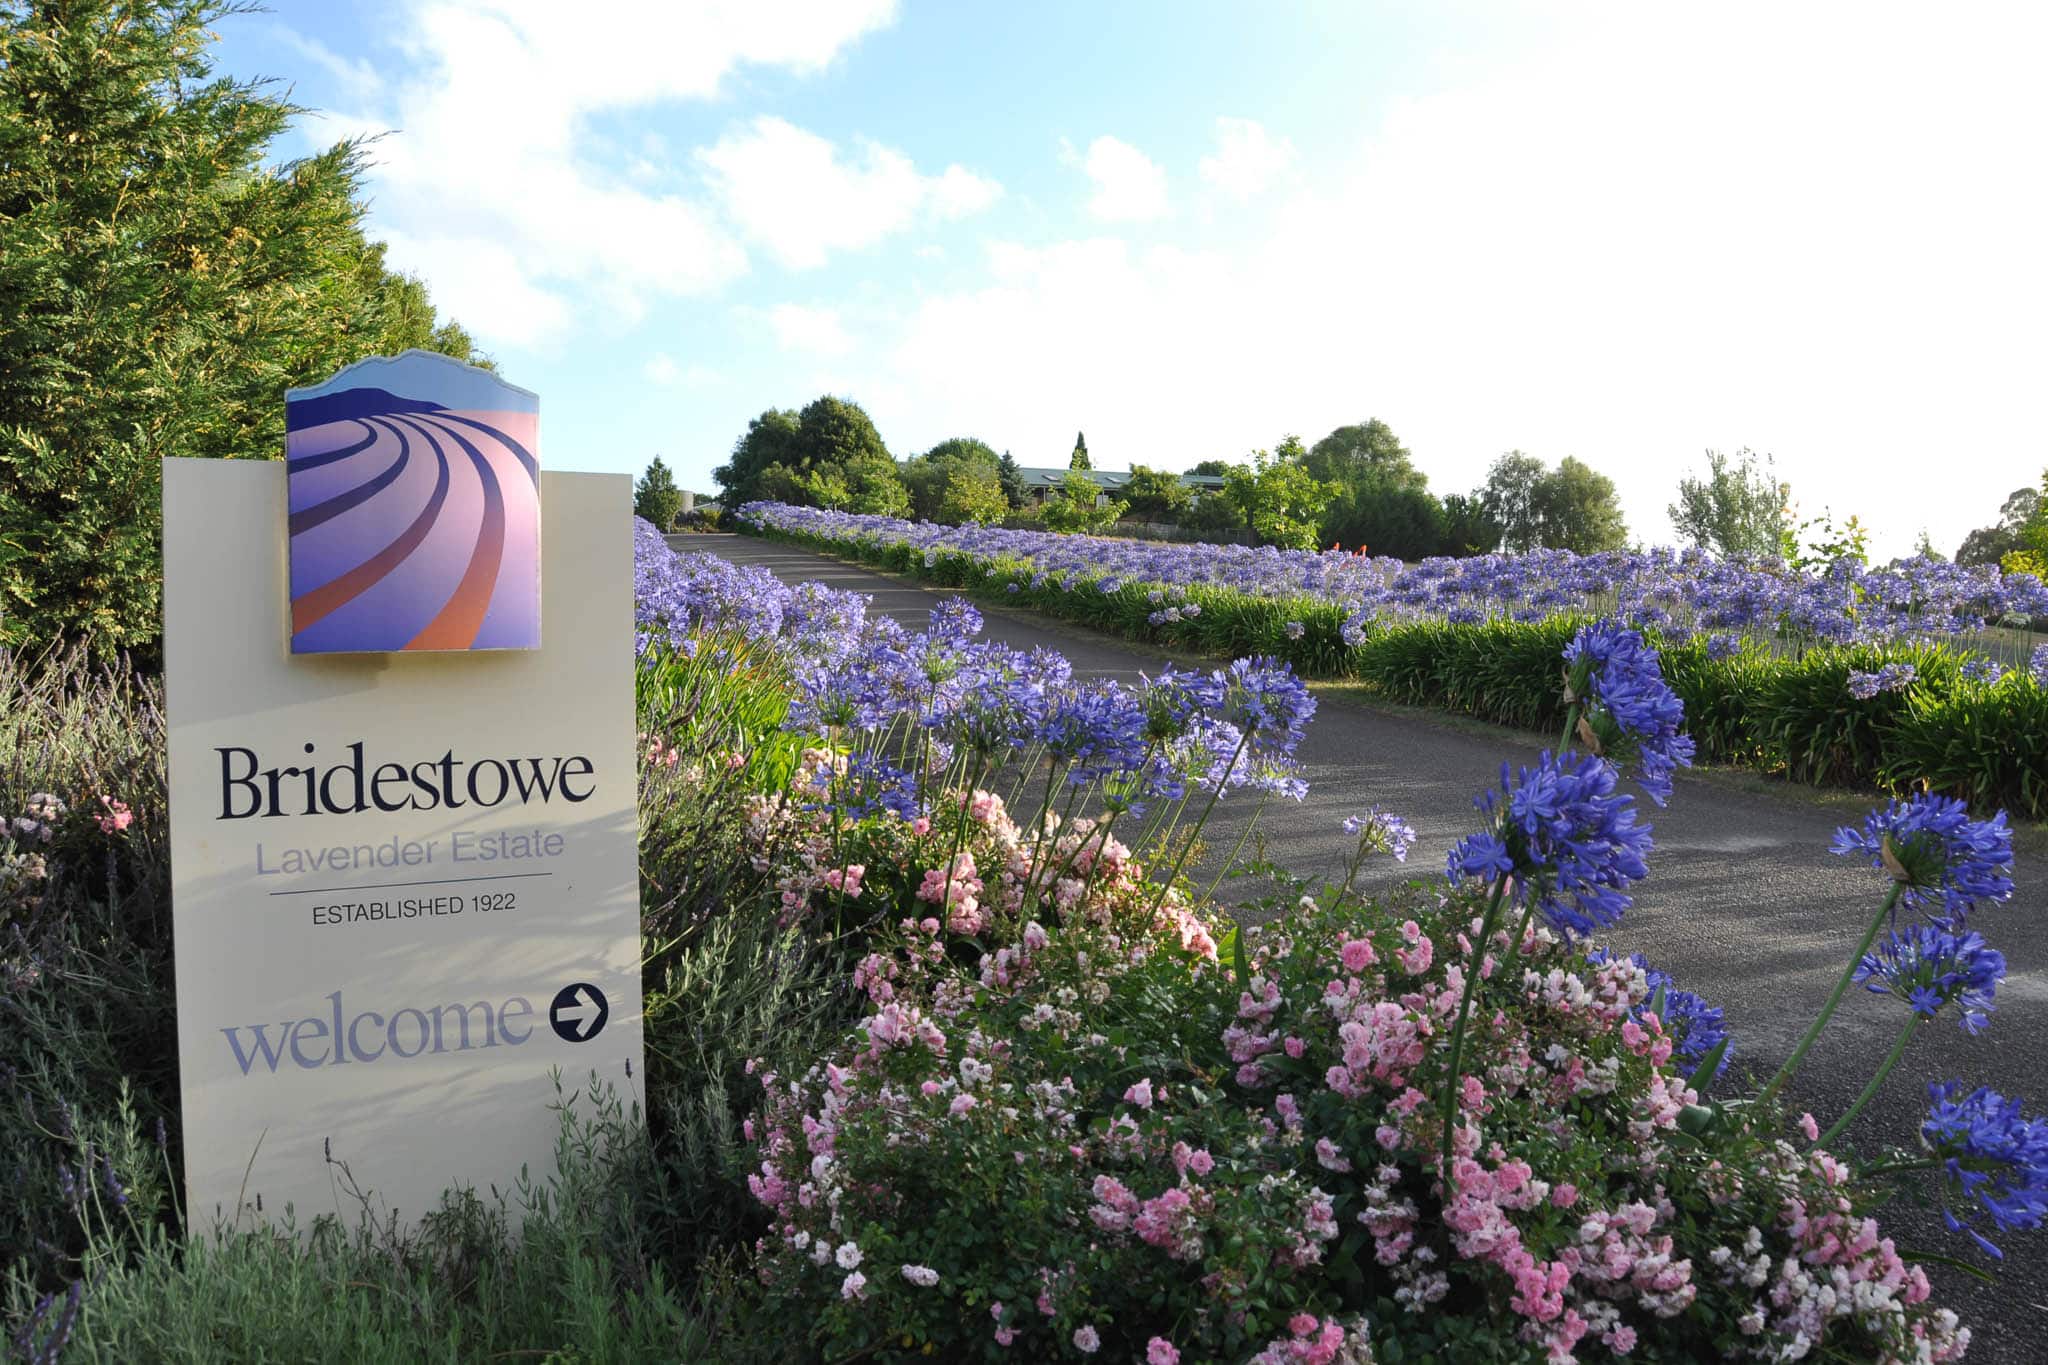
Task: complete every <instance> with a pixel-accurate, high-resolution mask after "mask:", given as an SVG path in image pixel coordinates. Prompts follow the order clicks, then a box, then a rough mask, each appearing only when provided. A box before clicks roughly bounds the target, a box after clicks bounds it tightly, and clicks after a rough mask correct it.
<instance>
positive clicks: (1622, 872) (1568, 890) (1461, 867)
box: [1448, 751, 1652, 937]
mask: <svg viewBox="0 0 2048 1365" xmlns="http://www.w3.org/2000/svg"><path fill="white" fill-rule="evenodd" d="M1615 786H1616V778H1615V773H1614V769H1613V768H1612V767H1611V766H1609V765H1608V764H1607V763H1605V762H1603V761H1602V760H1601V759H1599V758H1598V757H1595V756H1594V755H1592V754H1578V753H1572V752H1569V751H1567V752H1565V753H1563V754H1551V753H1550V752H1548V751H1545V752H1544V754H1543V756H1542V757H1541V758H1540V759H1539V760H1538V761H1537V763H1536V766H1535V767H1533V768H1530V767H1524V768H1520V769H1517V770H1515V771H1513V772H1512V773H1511V772H1510V770H1509V766H1508V765H1507V764H1505V763H1503V764H1502V765H1501V770H1500V787H1499V789H1498V790H1497V791H1486V792H1482V793H1481V794H1480V795H1479V796H1478V797H1477V798H1476V799H1475V800H1474V804H1475V805H1477V806H1478V807H1479V808H1480V809H1481V810H1483V811H1485V812H1486V813H1487V814H1488V815H1489V816H1490V817H1492V827H1491V828H1490V829H1487V830H1483V831H1481V832H1479V833H1477V834H1473V835H1469V836H1467V837H1466V838H1465V839H1464V840H1462V841H1460V842H1459V844H1458V846H1457V847H1456V848H1454V849H1452V850H1451V854H1450V859H1449V863H1448V872H1449V875H1450V879H1451V880H1452V881H1453V882H1465V881H1470V880H1474V879H1479V880H1490V879H1492V878H1494V877H1498V876H1501V875H1503V874H1505V875H1509V876H1511V877H1512V878H1513V884H1514V893H1513V896H1512V900H1513V902H1514V903H1515V904H1517V905H1526V904H1529V903H1530V902H1531V901H1533V902H1534V904H1535V905H1536V907H1537V908H1538V910H1540V911H1541V912H1542V914H1543V916H1544V918H1545V919H1547V920H1549V921H1550V923H1551V925H1552V926H1553V927H1554V928H1556V929H1557V930H1558V932H1560V933H1562V934H1564V935H1566V936H1567V937H1569V936H1571V935H1574V934H1590V933H1592V932H1593V931H1594V930H1596V929H1600V928H1605V927H1607V926H1610V925H1613V924H1615V923H1617V922H1619V921H1620V919H1621V916H1622V914H1623V912H1624V911H1626V910H1627V909H1628V907H1629V905H1630V904H1631V901H1630V899H1629V897H1628V895H1627V890H1628V888H1629V887H1630V886H1631V885H1633V884H1634V883H1636V882H1638V881H1640V880H1642V879H1643V878H1644V877H1646V876H1648V875H1649V866H1648V864H1647V862H1646V861H1645V859H1646V857H1647V855H1648V854H1649V852H1650V849H1651V847H1652V845H1651V841H1650V827H1649V826H1648V825H1639V824H1637V823H1636V811H1635V798H1634V797H1631V796H1627V795H1624V794H1622V793H1619V792H1617V791H1616V790H1615Z"/></svg>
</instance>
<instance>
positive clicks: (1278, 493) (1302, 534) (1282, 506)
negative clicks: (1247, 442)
mask: <svg viewBox="0 0 2048 1365" xmlns="http://www.w3.org/2000/svg"><path fill="white" fill-rule="evenodd" d="M1300 444H1301V443H1300V442H1299V441H1295V442H1294V448H1295V449H1296V450H1298V449H1299V448H1300ZM1281 449H1282V450H1283V451H1285V450H1287V449H1288V443H1287V442H1286V441H1283V442H1282V443H1281ZM1223 478H1224V485H1223V495H1224V496H1225V497H1226V498H1228V499H1229V500H1230V501H1231V502H1232V503H1233V504H1235V505H1236V507H1237V509H1238V511H1239V512H1240V513H1241V514H1242V515H1243V517H1244V520H1245V524H1246V525H1248V526H1250V527H1251V529H1252V530H1253V531H1255V532H1257V533H1258V536H1259V538H1260V539H1261V540H1263V541H1265V542H1266V543H1267V544H1269V545H1278V546H1280V547H1281V548H1282V549H1287V550H1313V549H1314V548H1316V533H1317V531H1318V529H1319V528H1320V527H1321V525H1322V521H1323V516H1324V514H1325V512H1326V511H1327V510H1328V507H1329V503H1330V499H1331V498H1332V497H1334V496H1335V495H1336V492H1337V489H1336V486H1335V485H1334V484H1327V483H1324V482H1323V481H1322V480H1320V479H1318V478H1316V477H1315V476H1314V475H1312V474H1310V473H1309V472H1308V470H1306V469H1304V468H1303V467H1302V465H1301V462H1300V461H1299V460H1298V459H1288V458H1285V457H1276V456H1274V455H1269V454H1267V453H1266V452H1265V451H1263V450H1256V451H1253V452H1252V459H1251V463H1250V464H1241V465H1232V466H1231V467H1230V470H1229V472H1228V473H1226V474H1225V475H1224V476H1223Z"/></svg>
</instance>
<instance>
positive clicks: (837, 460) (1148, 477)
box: [714, 397, 1627, 559]
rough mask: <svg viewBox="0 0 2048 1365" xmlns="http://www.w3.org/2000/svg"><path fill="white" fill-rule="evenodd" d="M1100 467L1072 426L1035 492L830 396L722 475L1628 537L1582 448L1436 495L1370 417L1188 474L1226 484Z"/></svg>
mask: <svg viewBox="0 0 2048 1365" xmlns="http://www.w3.org/2000/svg"><path fill="white" fill-rule="evenodd" d="M1093 468H1094V464H1093V460H1092V457H1091V456H1090V453H1089V450H1088V442H1087V437H1086V435H1085V433H1083V434H1077V435H1076V436H1075V438H1074V447H1073V450H1072V452H1071V453H1070V454H1069V456H1068V459H1067V470H1068V472H1067V474H1066V477H1065V478H1064V479H1063V480H1062V482H1061V483H1060V484H1059V485H1058V487H1057V488H1056V489H1054V490H1051V491H1050V493H1049V494H1048V496H1046V497H1045V498H1044V499H1043V500H1042V501H1033V500H1032V499H1030V498H1028V497H1027V496H1026V492H1025V489H1024V487H1023V480H1022V477H1021V474H1020V471H1019V466H1018V464H1017V461H1016V460H1015V459H1014V458H1013V457H1012V456H1011V455H1010V454H1009V453H1008V452H1007V451H1006V452H1003V453H1001V454H998V453H997V452H996V451H995V449H994V448H993V447H991V446H990V445H988V444H987V443H986V442H984V441H980V440H977V439H975V438H973V437H964V436H962V437H953V438H951V439H949V440H945V441H941V442H939V444H937V445H935V446H933V447H932V448H931V449H930V450H928V451H925V452H924V453H922V454H919V455H913V456H910V457H909V458H907V459H903V460H900V461H899V460H897V459H895V458H893V457H892V456H891V455H890V453H889V450H888V447H887V446H886V445H884V443H883V441H882V438H881V434H880V433H879V432H878V431H876V429H875V425H874V422H873V421H872V420H871V419H870V418H869V417H868V415H867V413H866V412H865V411H864V410H862V408H861V407H860V405H859V404H857V403H853V402H850V401H848V400H846V399H843V398H834V397H823V398H819V399H817V400H816V401H815V402H813V403H811V404H810V405H809V406H808V407H806V408H803V409H802V410H801V411H796V410H791V409H783V408H776V409H770V410H769V411H767V412H764V413H762V414H761V415H760V416H759V417H757V418H755V419H754V420H753V421H751V422H749V423H748V424H747V430H746V431H745V432H744V433H743V434H742V435H741V436H740V438H739V440H738V441H737V442H735V443H734V446H733V452H732V456H731V458H730V459H729V460H728V461H727V462H726V463H725V464H723V465H721V466H719V468H718V469H717V470H716V471H715V474H714V477H715V478H716V479H717V480H718V484H719V487H720V489H721V490H722V494H723V500H724V501H725V502H726V504H727V505H729V506H737V505H739V504H741V503H745V502H751V501H753V500H754V499H756V498H773V499H776V500H778V501H782V502H792V503H798V504H802V505H806V506H815V507H830V508H837V509H841V510H845V511H853V512H877V513H886V514H889V515H897V516H912V517H919V518H923V519H925V520H929V521H942V522H956V523H957V522H993V521H1003V520H1020V519H1021V520H1038V521H1041V522H1042V523H1043V524H1044V525H1045V526H1046V527H1047V528H1048V529H1051V530H1062V531H1100V530H1106V529H1108V528H1109V527H1111V526H1113V525H1114V524H1115V523H1116V522H1117V521H1118V520H1120V519H1121V520H1130V521H1136V522H1145V523H1150V524H1155V525H1159V524H1164V525H1173V526H1181V527H1186V528H1189V529H1190V530H1193V531H1196V532H1210V533H1216V532H1232V533H1235V532H1247V531H1248V532H1251V533H1252V534H1253V535H1254V536H1256V537H1257V538H1258V539H1259V540H1261V541H1263V542H1266V543H1268V544H1275V545H1286V546H1290V547H1296V548H1310V547H1314V546H1317V545H1327V544H1333V543H1335V544H1342V545H1344V546H1346V547H1347V548H1349V547H1369V548H1370V549H1371V550H1373V551H1374V552H1377V553H1383V554H1391V555H1397V556H1400V557H1402V558H1407V559H1418V558H1422V557H1425V556H1428V555H1437V554H1450V555H1468V554H1478V553H1484V552H1487V551H1491V550H1494V549H1498V548H1500V547H1501V546H1502V545H1506V546H1507V547H1508V548H1511V549H1528V548H1532V547H1535V546H1538V545H1554V546H1558V547H1561V548H1567V549H1574V550H1580V551H1583V552H1592V551H1595V550H1607V549H1618V548H1621V547H1622V546H1623V545H1624V544H1625V543H1626V541H1627V529H1626V527H1625V526H1624V524H1623V522H1622V517H1621V510H1620V506H1619V504H1618V502H1617V501H1616V498H1615V490H1614V484H1613V482H1612V481H1611V480H1609V479H1607V478H1606V477H1604V476H1602V475H1600V474H1598V473H1596V472H1595V471H1593V470H1592V469H1590V468H1588V467H1587V466H1586V465H1585V464H1583V463H1581V462H1580V461H1578V460H1575V459H1570V458H1567V459H1566V460H1564V461H1563V462H1562V463H1561V464H1560V465H1559V466H1558V467H1557V468H1555V469H1551V468H1549V467H1548V466H1546V465H1544V464H1543V463H1542V462H1541V461H1539V460H1535V459H1533V458H1531V457H1530V456H1527V455H1523V454H1521V453H1520V452H1519V451H1517V452H1511V453H1509V454H1508V455H1504V456H1502V457H1501V459H1500V460H1499V461H1498V462H1497V463H1496V464H1495V467H1494V471H1493V473H1492V475H1491V476H1490V477H1489V479H1488V482H1487V484H1486V486H1485V487H1483V488H1481V489H1479V490H1477V491H1475V492H1473V493H1470V494H1456V493H1454V494H1451V495H1449V496H1447V497H1444V498H1438V497H1437V496H1436V495H1435V494H1434V493H1432V492H1430V490H1429V480H1428V477H1427V476H1426V475H1425V474H1423V473H1422V471H1421V470H1419V469H1417V468H1416V467H1415V463H1414V460H1413V457H1412V456H1411V455H1410V453H1409V452H1408V450H1407V448H1406V447H1404V446H1403V445H1402V444H1401V443H1400V441H1399V439H1398V438H1396V437H1395V435H1394V433H1393V431H1392V430H1391V429H1389V428H1388V426H1387V425H1386V423H1384V422H1381V421H1377V420H1374V421H1368V422H1363V423H1359V424H1357V425H1353V426H1345V427H1339V428H1338V429H1337V430H1335V431H1333V432H1331V433H1330V434H1329V435H1327V436H1325V437H1324V438H1323V439H1322V440H1320V441H1318V442H1316V443H1315V445H1313V446H1304V445H1303V444H1302V442H1301V440H1300V438H1298V437H1295V436H1286V437H1283V438H1282V439H1281V440H1280V442H1279V443H1278V444H1277V445H1276V446H1275V447H1274V448H1273V449H1272V450H1271V451H1265V450H1258V451H1253V452H1252V453H1251V454H1250V455H1248V456H1247V457H1246V458H1245V459H1243V460H1240V461H1229V460H1205V461H1203V462H1202V463H1200V464H1197V465H1196V466H1195V467H1194V468H1193V469H1192V470H1190V471H1189V473H1191V474H1199V475H1208V476H1210V477H1212V478H1216V479H1220V480H1221V481H1222V487H1221V488H1219V489H1214V490H1210V491H1203V492H1197V491H1196V490H1194V489H1191V488H1190V487H1188V485H1187V484H1185V483H1183V482H1182V481H1181V477H1180V476H1179V475H1178V474H1175V473H1171V472H1169V471H1166V470H1160V469H1153V468H1150V467H1148V466H1146V465H1142V464H1141V465H1134V466H1132V468H1131V472H1130V478H1129V481H1128V482H1127V483H1126V484H1125V485H1124V486H1122V487H1121V488H1118V489H1116V490H1115V495H1114V496H1113V497H1112V496H1111V495H1110V494H1109V493H1108V492H1107V491H1106V490H1105V489H1104V488H1103V486H1102V485H1100V484H1098V483H1097V482H1096V481H1095V480H1094V479H1092V478H1091V477H1089V474H1090V471H1091V470H1092V469H1093Z"/></svg>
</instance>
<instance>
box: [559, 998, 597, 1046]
mask: <svg viewBox="0 0 2048 1365" xmlns="http://www.w3.org/2000/svg"><path fill="white" fill-rule="evenodd" d="M603 1013H604V1006H602V1005H600V1004H598V1003H597V1002H596V1001H595V1000H592V999H591V998H590V992H589V991H586V990H584V989H583V988H582V987H581V986H578V987H577V988H576V1005H575V1007H574V1008H573V1009H572V1008H570V1007H569V1006H567V1005H557V1006H555V1018H557V1019H566V1020H568V1021H569V1022H570V1023H572V1024H580V1025H582V1027H581V1028H579V1029H577V1030H576V1036H577V1037H578V1038H588V1037H589V1036H590V1029H591V1026H592V1025H593V1024H594V1023H595V1022H596V1020H597V1017H598V1016H599V1015H600V1014H603Z"/></svg>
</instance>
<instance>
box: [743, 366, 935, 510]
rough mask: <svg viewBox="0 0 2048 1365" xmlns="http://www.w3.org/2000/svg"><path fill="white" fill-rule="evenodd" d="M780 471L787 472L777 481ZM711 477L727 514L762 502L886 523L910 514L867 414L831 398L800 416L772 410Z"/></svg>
mask: <svg viewBox="0 0 2048 1365" xmlns="http://www.w3.org/2000/svg"><path fill="white" fill-rule="evenodd" d="M778 466H779V467H781V469H782V470H783V471H784V472H783V473H782V474H778V475H775V476H774V477H772V478H771V477H770V471H771V470H774V469H776V467H778ZM712 477H713V478H715V479H717V480H718V485H719V488H720V489H721V490H722V497H721V501H723V502H724V503H725V505H726V506H728V507H738V506H740V505H742V504H744V503H748V502H752V501H754V500H755V499H756V498H775V499H778V500H785V501H786V500H790V499H794V500H796V501H799V502H805V503H810V504H811V505H813V506H820V507H825V506H843V507H845V508H847V509H849V510H852V511H856V512H873V513H877V514H882V515H888V516H900V515H902V514H903V513H904V512H905V511H907V510H908V509H909V507H910V499H909V495H908V493H907V492H906V491H905V489H904V487H903V479H902V476H901V475H900V474H899V473H898V471H897V468H896V461H895V460H894V459H892V458H891V457H890V455H889V448H888V447H887V446H885V445H884V444H882V435H881V433H880V432H878V431H876V430H875V424H874V422H873V421H872V420H870V419H869V417H868V414H867V412H866V410H865V409H863V408H862V407H861V406H860V404H858V403H854V402H849V401H848V400H846V399H843V398H834V397H831V396H830V395H827V396H825V397H823V398H818V399H816V400H814V401H812V402H811V403H810V404H809V405H808V406H806V407H805V408H804V409H803V411H801V412H790V411H787V410H785V409H778V408H771V409H769V410H768V411H767V412H764V413H762V414H761V415H760V416H759V417H756V418H755V419H754V420H753V421H751V422H749V423H748V424H747V430H746V432H745V434H744V435H742V436H741V437H740V439H739V441H738V442H737V443H736V444H735V445H734V446H733V453H732V458H731V459H730V460H729V461H728V462H726V463H725V464H723V465H720V466H719V467H718V468H717V469H716V470H714V471H713V473H712ZM842 490H843V491H842ZM820 498H833V499H842V500H843V501H839V502H832V503H828V502H821V501H819V499H820Z"/></svg>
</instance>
